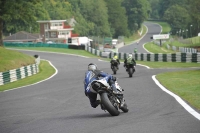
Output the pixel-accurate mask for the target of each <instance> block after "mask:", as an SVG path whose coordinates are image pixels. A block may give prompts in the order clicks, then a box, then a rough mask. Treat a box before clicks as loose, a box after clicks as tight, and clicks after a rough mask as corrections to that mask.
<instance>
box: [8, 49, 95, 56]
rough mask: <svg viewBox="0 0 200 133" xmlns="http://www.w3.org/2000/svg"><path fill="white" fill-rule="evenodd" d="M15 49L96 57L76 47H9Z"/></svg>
mask: <svg viewBox="0 0 200 133" xmlns="http://www.w3.org/2000/svg"><path fill="white" fill-rule="evenodd" d="M7 48H15V49H25V50H36V51H46V52H59V53H67V54H75V55H81V56H88V57H96V56H95V55H93V54H91V53H89V52H87V51H85V50H76V49H64V48H46V47H29V48H27V47H7Z"/></svg>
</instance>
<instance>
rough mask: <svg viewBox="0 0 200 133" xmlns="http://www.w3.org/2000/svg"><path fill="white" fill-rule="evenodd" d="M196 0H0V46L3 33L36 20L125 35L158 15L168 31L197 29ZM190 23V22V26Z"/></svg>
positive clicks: (30, 26)
mask: <svg viewBox="0 0 200 133" xmlns="http://www.w3.org/2000/svg"><path fill="white" fill-rule="evenodd" d="M199 7H200V1H199V0H176V1H174V0H28V1H27V0H6V1H5V0H0V14H1V15H0V46H3V44H2V37H3V35H4V36H6V35H9V34H10V33H11V34H14V33H16V32H18V31H27V32H31V33H38V32H39V24H38V23H37V22H36V21H38V20H66V19H69V18H72V17H74V18H75V20H76V21H77V23H76V26H75V27H74V33H78V34H79V35H80V36H91V35H94V36H107V37H113V38H117V37H118V36H126V37H129V36H131V35H132V34H133V33H135V32H137V31H138V29H140V28H141V26H142V23H143V22H144V21H145V20H147V19H149V18H151V19H159V20H160V19H162V20H164V21H167V22H168V23H169V24H170V25H171V27H172V33H173V34H176V33H177V31H179V30H182V31H183V29H188V30H191V29H192V31H191V32H192V34H193V35H195V34H196V33H197V32H199V26H200V25H199V24H200V23H199V22H200V9H199ZM191 25H192V26H191Z"/></svg>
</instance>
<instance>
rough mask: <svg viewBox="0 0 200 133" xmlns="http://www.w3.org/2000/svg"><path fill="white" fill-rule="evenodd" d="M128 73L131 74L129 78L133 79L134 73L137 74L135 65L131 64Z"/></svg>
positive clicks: (127, 69)
mask: <svg viewBox="0 0 200 133" xmlns="http://www.w3.org/2000/svg"><path fill="white" fill-rule="evenodd" d="M126 71H127V73H128V74H129V77H133V73H134V72H135V65H133V64H129V65H128V66H127V68H126Z"/></svg>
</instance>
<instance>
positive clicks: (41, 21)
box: [37, 20, 66, 23]
mask: <svg viewBox="0 0 200 133" xmlns="http://www.w3.org/2000/svg"><path fill="white" fill-rule="evenodd" d="M65 21H66V20H39V21H37V22H38V23H47V22H50V23H53V22H65Z"/></svg>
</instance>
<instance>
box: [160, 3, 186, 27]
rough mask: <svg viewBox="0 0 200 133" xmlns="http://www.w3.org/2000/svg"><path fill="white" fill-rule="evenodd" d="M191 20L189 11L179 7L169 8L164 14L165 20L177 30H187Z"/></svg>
mask: <svg viewBox="0 0 200 133" xmlns="http://www.w3.org/2000/svg"><path fill="white" fill-rule="evenodd" d="M189 18H190V16H189V14H188V12H187V10H186V9H185V8H183V7H181V6H179V5H173V6H171V7H169V8H168V9H167V10H166V11H165V14H164V19H165V20H166V21H167V22H168V23H169V24H171V25H173V28H176V29H186V28H187V24H188V22H189Z"/></svg>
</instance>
